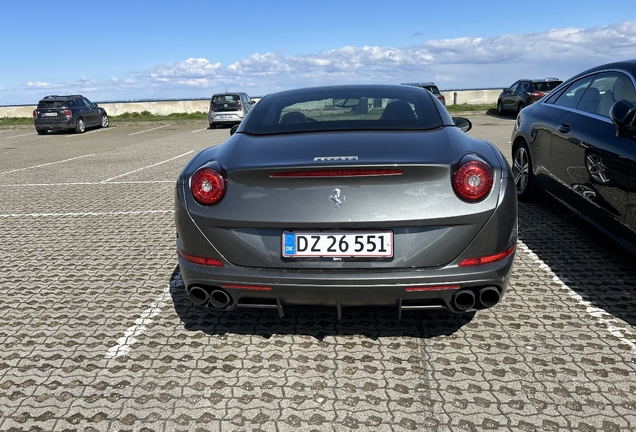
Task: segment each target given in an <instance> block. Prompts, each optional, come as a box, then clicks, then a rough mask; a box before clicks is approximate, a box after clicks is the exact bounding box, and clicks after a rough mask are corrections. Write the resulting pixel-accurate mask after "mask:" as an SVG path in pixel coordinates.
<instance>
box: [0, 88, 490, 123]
mask: <svg viewBox="0 0 636 432" xmlns="http://www.w3.org/2000/svg"><path fill="white" fill-rule="evenodd" d="M441 93H442V94H443V95H444V97H445V98H446V105H461V104H470V105H477V104H495V103H496V102H497V97H498V96H499V93H501V89H481V90H480V89H477V90H445V91H442V92H441ZM97 104H98V105H99V106H101V107H103V108H104V109H105V110H106V112H107V113H108V114H109V115H112V116H117V115H121V114H125V113H135V112H138V113H141V112H143V111H148V112H150V113H151V114H155V115H169V114H173V113H188V114H191V113H195V112H207V111H208V107H209V105H210V100H209V99H184V100H168V101H134V102H102V103H100V102H98V103H97ZM34 109H35V105H16V106H0V117H1V118H6V117H32V116H33V110H34Z"/></svg>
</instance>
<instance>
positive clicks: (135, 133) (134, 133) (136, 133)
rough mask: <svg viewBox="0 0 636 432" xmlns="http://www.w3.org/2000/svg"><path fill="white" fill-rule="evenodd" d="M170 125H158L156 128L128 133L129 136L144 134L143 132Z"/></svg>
mask: <svg viewBox="0 0 636 432" xmlns="http://www.w3.org/2000/svg"><path fill="white" fill-rule="evenodd" d="M168 126H170V125H163V126H158V127H156V128H152V129H147V130H142V131H140V132H133V133H131V134H128V136H132V135H138V134H142V133H146V132H150V131H153V130H157V129H161V128H165V127H168Z"/></svg>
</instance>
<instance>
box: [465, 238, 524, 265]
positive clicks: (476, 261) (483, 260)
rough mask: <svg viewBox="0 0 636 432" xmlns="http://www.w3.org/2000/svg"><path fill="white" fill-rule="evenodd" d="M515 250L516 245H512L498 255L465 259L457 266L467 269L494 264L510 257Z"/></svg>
mask: <svg viewBox="0 0 636 432" xmlns="http://www.w3.org/2000/svg"><path fill="white" fill-rule="evenodd" d="M516 248H517V245H516V244H514V245H512V246H510V247H509V248H508V249H506V250H505V251H503V252H499V253H497V254H494V255H487V256H483V257H476V258H466V259H465V260H463V261H462V262H460V263H459V266H460V267H469V266H476V265H483V264H490V263H493V262H496V261H500V260H502V259H504V258H508V257H509V256H510V255H512V254H513V252H514V251H515V249H516Z"/></svg>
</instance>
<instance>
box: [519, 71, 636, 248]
mask: <svg viewBox="0 0 636 432" xmlns="http://www.w3.org/2000/svg"><path fill="white" fill-rule="evenodd" d="M635 78H636V59H635V60H628V61H623V62H617V63H610V64H605V65H602V66H597V67H595V68H592V69H589V70H587V71H585V72H582V73H580V74H578V75H576V76H575V77H573V78H570V79H569V80H567V81H566V82H564V83H563V84H562V85H560V86H559V87H557V88H556V89H554V90H553V91H552V93H551V94H550V96H548V97H547V98H545V99H544V100H542V101H541V102H539V103H536V104H534V105H531V106H529V107H527V108H525V109H524V110H523V111H521V113H520V114H519V116H518V117H517V121H516V123H515V127H514V131H513V134H512V141H511V142H512V155H513V173H514V176H515V184H516V188H517V194H518V197H519V199H520V200H526V199H531V198H532V197H533V194H534V191H535V189H536V187H540V188H541V189H544V190H546V191H547V192H548V193H550V194H551V195H553V196H554V197H556V198H557V199H559V200H560V201H561V202H562V203H564V204H566V205H567V206H568V207H570V208H571V209H572V210H574V211H575V212H576V213H577V214H579V215H580V216H582V217H583V218H585V219H586V220H588V221H589V222H592V223H593V224H594V225H596V226H597V227H598V228H601V229H602V230H603V231H605V232H606V233H607V234H609V235H611V236H612V237H613V238H614V239H616V240H618V241H619V242H620V243H621V244H623V245H624V246H626V247H628V248H629V249H630V250H631V251H632V252H636V142H635V140H636V126H635V123H634V118H635V116H636V108H635V106H636V90H635V88H636V79H635Z"/></svg>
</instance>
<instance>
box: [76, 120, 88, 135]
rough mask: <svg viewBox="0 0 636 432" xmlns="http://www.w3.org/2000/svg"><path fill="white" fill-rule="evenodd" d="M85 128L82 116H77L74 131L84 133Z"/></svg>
mask: <svg viewBox="0 0 636 432" xmlns="http://www.w3.org/2000/svg"><path fill="white" fill-rule="evenodd" d="M85 130H86V123H84V119H83V118H81V117H80V118H78V119H77V123H76V124H75V133H84V131H85Z"/></svg>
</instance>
